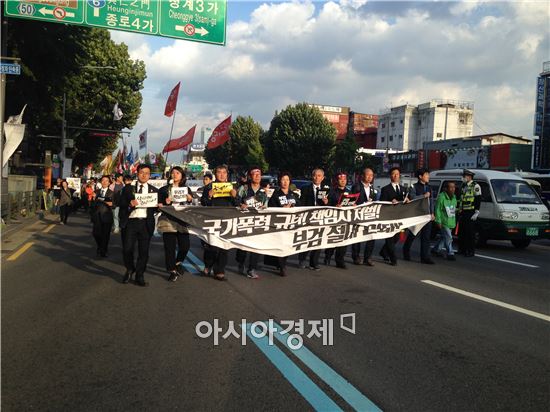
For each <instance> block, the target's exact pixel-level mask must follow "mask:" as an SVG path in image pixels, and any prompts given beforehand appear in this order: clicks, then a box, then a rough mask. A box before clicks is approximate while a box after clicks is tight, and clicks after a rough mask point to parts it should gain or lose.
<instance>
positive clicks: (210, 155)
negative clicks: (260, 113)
mask: <svg viewBox="0 0 550 412" xmlns="http://www.w3.org/2000/svg"><path fill="white" fill-rule="evenodd" d="M263 134H264V132H263V130H262V127H261V126H260V124H259V123H257V122H255V121H254V119H253V118H252V117H250V116H248V117H244V116H237V118H236V119H235V121H234V122H233V123H232V124H231V127H230V128H229V136H230V137H231V138H230V139H229V140H228V141H227V142H225V143H224V144H223V145H221V146H218V147H216V148H215V149H208V148H207V149H205V151H204V156H205V159H206V161H207V162H208V164H209V166H210V167H215V166H217V165H220V164H227V165H230V166H231V167H236V168H240V169H246V168H248V167H249V166H252V165H255V166H258V167H260V168H261V169H262V170H267V168H268V164H267V162H266V161H265V156H264V151H263V148H262V143H261V138H262V135H263Z"/></svg>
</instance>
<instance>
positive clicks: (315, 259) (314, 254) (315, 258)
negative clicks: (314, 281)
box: [298, 249, 321, 267]
mask: <svg viewBox="0 0 550 412" xmlns="http://www.w3.org/2000/svg"><path fill="white" fill-rule="evenodd" d="M308 253H309V266H314V267H315V266H319V256H321V249H317V250H310V251H309V252H302V253H300V254H298V260H299V261H300V262H303V261H304V260H306V259H307V255H308Z"/></svg>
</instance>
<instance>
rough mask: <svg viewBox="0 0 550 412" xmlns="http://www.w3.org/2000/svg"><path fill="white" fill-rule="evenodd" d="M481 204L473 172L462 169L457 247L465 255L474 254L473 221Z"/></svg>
mask: <svg viewBox="0 0 550 412" xmlns="http://www.w3.org/2000/svg"><path fill="white" fill-rule="evenodd" d="M480 206H481V187H479V185H478V184H477V183H475V182H474V172H472V171H471V170H467V169H464V171H463V172H462V189H461V194H460V199H459V203H458V213H459V218H458V247H459V252H460V253H462V254H464V256H465V257H471V256H474V254H475V221H476V220H477V217H478V216H479V208H480Z"/></svg>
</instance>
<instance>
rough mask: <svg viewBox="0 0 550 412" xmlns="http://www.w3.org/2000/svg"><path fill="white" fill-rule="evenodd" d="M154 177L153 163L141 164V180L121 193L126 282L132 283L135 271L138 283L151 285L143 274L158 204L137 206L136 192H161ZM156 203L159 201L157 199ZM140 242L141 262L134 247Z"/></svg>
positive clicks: (139, 175) (120, 214) (138, 174)
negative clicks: (151, 179) (135, 254)
mask: <svg viewBox="0 0 550 412" xmlns="http://www.w3.org/2000/svg"><path fill="white" fill-rule="evenodd" d="M150 177H151V166H149V165H148V164H140V165H139V166H138V169H137V182H136V184H135V185H134V184H132V185H131V186H129V187H128V186H126V187H125V188H124V189H123V191H122V192H121V194H120V199H119V204H118V205H119V207H120V211H119V219H120V227H121V228H122V229H123V233H124V235H123V236H124V240H123V246H122V247H123V250H122V255H123V257H124V266H126V273H125V274H124V278H123V279H122V283H128V282H129V281H130V279H131V277H132V274H134V273H135V274H136V284H138V285H139V286H149V284H148V283H147V282H145V279H144V277H143V274H144V273H145V269H146V267H147V261H148V260H149V243H150V242H151V237H152V236H153V233H154V232H155V212H156V211H157V208H156V207H137V206H138V204H139V203H138V201H137V200H136V194H145V193H158V190H157V188H156V187H154V186H152V185H150V184H148V183H147V182H148V181H149V178H150ZM155 204H158V200H157V202H155ZM136 242H137V244H138V257H137V262H136V263H134V248H135V245H136Z"/></svg>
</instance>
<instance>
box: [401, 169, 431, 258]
mask: <svg viewBox="0 0 550 412" xmlns="http://www.w3.org/2000/svg"><path fill="white" fill-rule="evenodd" d="M416 177H417V178H418V182H416V183H415V184H413V185H412V186H411V187H410V189H409V193H408V195H407V196H408V198H409V199H410V200H414V199H419V198H421V197H427V198H428V199H430V200H429V204H430V215H431V217H432V220H433V219H434V202H433V198H432V188H431V187H430V185H429V182H430V171H429V170H428V169H426V168H421V169H418V170H417V171H416ZM407 233H408V234H407V240H406V241H405V244H404V245H403V259H405V260H411V246H412V244H413V242H414V240H415V239H416V235H413V233H412V232H411V231H410V230H407ZM431 233H432V222H431V221H430V222H428V223H426V224H425V225H424V227H422V229H421V230H420V233H419V235H420V262H422V263H426V264H429V265H433V264H434V261H433V260H432V259H431V258H430V237H431Z"/></svg>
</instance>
